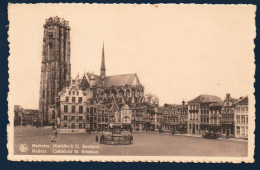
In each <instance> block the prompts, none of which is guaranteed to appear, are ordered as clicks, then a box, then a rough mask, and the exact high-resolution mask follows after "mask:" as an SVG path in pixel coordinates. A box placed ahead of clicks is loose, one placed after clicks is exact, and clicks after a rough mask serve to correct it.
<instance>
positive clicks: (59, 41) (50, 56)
mask: <svg viewBox="0 0 260 170" xmlns="http://www.w3.org/2000/svg"><path fill="white" fill-rule="evenodd" d="M43 27H44V36H43V51H42V63H41V82H40V100H39V112H40V120H41V121H42V122H43V123H44V124H46V123H48V122H49V119H50V118H48V117H49V116H48V111H49V108H50V107H55V105H56V104H57V101H58V94H59V92H60V91H61V90H62V89H63V88H64V87H66V85H69V84H70V79H71V64H70V27H69V22H68V21H65V20H64V19H60V18H59V17H51V18H49V19H46V23H45V24H44V26H43Z"/></svg>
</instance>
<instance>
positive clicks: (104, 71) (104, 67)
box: [100, 42, 106, 81]
mask: <svg viewBox="0 0 260 170" xmlns="http://www.w3.org/2000/svg"><path fill="white" fill-rule="evenodd" d="M100 77H101V78H102V80H103V81H104V79H105V78H106V66H105V51H104V42H103V48H102V60H101V68H100Z"/></svg>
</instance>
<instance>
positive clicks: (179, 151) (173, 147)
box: [14, 126, 248, 157]
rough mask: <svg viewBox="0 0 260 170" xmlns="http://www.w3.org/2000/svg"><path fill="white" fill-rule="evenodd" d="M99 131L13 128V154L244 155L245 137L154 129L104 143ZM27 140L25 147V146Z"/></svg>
mask: <svg viewBox="0 0 260 170" xmlns="http://www.w3.org/2000/svg"><path fill="white" fill-rule="evenodd" d="M101 134H102V132H95V133H91V134H90V135H89V134H88V133H58V136H57V137H56V138H54V140H55V142H52V136H55V135H54V131H53V130H52V128H51V127H43V128H42V129H41V128H36V127H31V126H22V127H21V126H16V127H15V128H14V139H15V140H14V154H37V155H39V154H42V155H53V154H66V155H95V156H97V155H100V156H104V155H117V156H126V155H129V156H131V155H133V156H215V157H216V156H222V157H223V156H224V157H246V156H247V152H248V143H247V140H244V141H243V140H241V141H234V140H232V139H223V138H219V139H204V138H202V137H194V136H187V135H171V134H164V133H163V134H161V133H157V132H133V144H130V145H104V144H100V143H99V142H96V136H100V135H101ZM24 144H26V147H27V148H26V149H24V147H21V145H22V146H24Z"/></svg>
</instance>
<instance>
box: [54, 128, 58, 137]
mask: <svg viewBox="0 0 260 170" xmlns="http://www.w3.org/2000/svg"><path fill="white" fill-rule="evenodd" d="M57 136H58V131H57V129H55V137H57Z"/></svg>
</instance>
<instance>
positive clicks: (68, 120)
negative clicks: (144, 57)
mask: <svg viewBox="0 0 260 170" xmlns="http://www.w3.org/2000/svg"><path fill="white" fill-rule="evenodd" d="M43 27H44V36H43V37H44V38H43V53H42V63H41V81H40V99H39V113H40V114H39V115H40V121H41V124H43V125H48V124H57V125H58V126H59V127H60V129H61V130H63V131H82V132H84V131H89V130H90V131H105V130H109V129H110V127H111V126H112V125H113V124H115V123H121V124H122V126H123V128H125V129H132V130H137V131H148V130H154V131H162V132H170V131H172V130H174V131H176V132H180V133H190V134H201V132H202V131H216V132H219V133H220V134H223V135H225V134H229V135H233V136H237V137H246V136H247V129H248V128H247V123H248V116H247V114H248V107H247V105H248V98H247V97H244V98H240V99H238V100H237V99H233V98H231V97H230V95H229V94H227V96H226V98H225V100H224V101H222V100H221V99H220V98H219V97H216V96H212V95H200V96H198V97H196V98H195V99H193V100H191V101H189V102H187V103H185V102H184V101H183V102H182V104H180V105H176V104H164V106H162V107H161V106H159V99H158V97H156V96H155V95H151V94H149V95H145V93H144V86H143V85H142V84H141V82H140V80H139V78H138V76H137V74H136V73H133V74H123V75H113V76H107V75H106V67H105V51H104V44H103V48H102V59H101V68H100V74H99V75H96V74H93V73H84V74H83V76H81V77H80V76H79V75H78V76H77V77H76V78H75V79H71V64H70V58H71V56H70V29H71V28H70V27H69V23H68V21H65V20H64V19H60V18H59V17H51V18H48V19H47V20H46V23H45V24H44V26H43ZM242 110H243V111H242ZM235 118H236V119H235Z"/></svg>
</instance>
